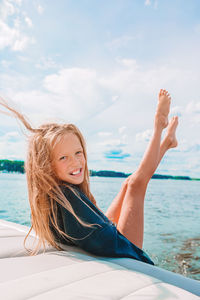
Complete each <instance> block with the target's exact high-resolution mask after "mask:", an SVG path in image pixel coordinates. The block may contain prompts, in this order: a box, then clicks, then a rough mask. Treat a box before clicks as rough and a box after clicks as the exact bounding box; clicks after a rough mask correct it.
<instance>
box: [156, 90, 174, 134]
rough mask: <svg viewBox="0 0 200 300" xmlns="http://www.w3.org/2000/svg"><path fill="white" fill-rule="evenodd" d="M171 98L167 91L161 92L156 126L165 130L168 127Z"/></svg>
mask: <svg viewBox="0 0 200 300" xmlns="http://www.w3.org/2000/svg"><path fill="white" fill-rule="evenodd" d="M170 103H171V97H170V94H169V93H168V92H167V91H166V90H160V92H159V97H158V106H157V109H156V115H155V125H156V126H159V127H161V128H162V129H164V128H165V127H167V125H168V114H169V109H170Z"/></svg>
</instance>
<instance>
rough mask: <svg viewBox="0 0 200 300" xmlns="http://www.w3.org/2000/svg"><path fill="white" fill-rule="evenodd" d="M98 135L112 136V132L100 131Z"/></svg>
mask: <svg viewBox="0 0 200 300" xmlns="http://www.w3.org/2000/svg"><path fill="white" fill-rule="evenodd" d="M98 135H99V136H101V137H107V136H111V135H112V132H98Z"/></svg>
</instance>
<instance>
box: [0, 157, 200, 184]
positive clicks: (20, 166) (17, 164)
mask: <svg viewBox="0 0 200 300" xmlns="http://www.w3.org/2000/svg"><path fill="white" fill-rule="evenodd" d="M13 172H16V173H22V174H23V173H25V171H24V161H21V160H8V159H1V160H0V173H13ZM129 175H131V173H124V172H117V171H108V170H100V171H94V170H90V176H92V177H93V176H98V177H118V178H126V177H128V176H129ZM152 179H173V180H196V181H200V178H192V177H189V176H172V175H161V174H154V175H153V176H152Z"/></svg>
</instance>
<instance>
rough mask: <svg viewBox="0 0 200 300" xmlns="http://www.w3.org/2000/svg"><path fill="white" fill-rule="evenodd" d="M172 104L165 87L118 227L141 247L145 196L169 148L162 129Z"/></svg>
mask: <svg viewBox="0 0 200 300" xmlns="http://www.w3.org/2000/svg"><path fill="white" fill-rule="evenodd" d="M169 107H170V96H169V94H168V93H167V92H166V91H165V90H161V91H160V94H159V101H158V107H157V112H156V115H155V125H154V133H153V137H152V139H151V141H150V144H149V146H148V148H147V151H146V152H145V155H144V157H143V159H142V162H141V163H140V165H139V168H138V169H137V171H136V172H135V173H134V174H132V175H131V176H130V178H129V180H128V183H127V189H126V192H125V195H124V199H123V204H122V207H121V212H120V216H119V220H118V225H117V229H118V230H119V231H120V232H121V233H122V234H123V235H124V236H126V237H127V238H128V239H129V240H130V241H131V242H132V243H134V244H135V245H137V246H138V247H140V248H142V244H143V231H144V225H143V224H144V196H145V193H146V188H147V184H148V182H149V180H150V179H151V177H152V175H153V174H154V172H155V170H156V168H157V166H158V163H159V162H160V160H161V158H162V157H161V155H164V153H165V151H166V150H164V145H165V144H162V145H161V149H160V140H161V135H162V131H163V129H164V128H165V127H166V126H167V124H168V113H169Z"/></svg>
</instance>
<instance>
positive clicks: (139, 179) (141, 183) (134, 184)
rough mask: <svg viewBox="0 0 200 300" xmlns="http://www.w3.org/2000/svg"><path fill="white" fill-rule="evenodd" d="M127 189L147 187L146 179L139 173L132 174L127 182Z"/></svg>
mask: <svg viewBox="0 0 200 300" xmlns="http://www.w3.org/2000/svg"><path fill="white" fill-rule="evenodd" d="M127 185H128V188H129V189H134V190H135V189H137V188H142V187H145V186H146V185H147V182H146V178H145V176H144V175H143V174H142V173H141V172H135V173H133V174H132V175H131V176H130V177H129V180H128V182H127Z"/></svg>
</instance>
